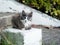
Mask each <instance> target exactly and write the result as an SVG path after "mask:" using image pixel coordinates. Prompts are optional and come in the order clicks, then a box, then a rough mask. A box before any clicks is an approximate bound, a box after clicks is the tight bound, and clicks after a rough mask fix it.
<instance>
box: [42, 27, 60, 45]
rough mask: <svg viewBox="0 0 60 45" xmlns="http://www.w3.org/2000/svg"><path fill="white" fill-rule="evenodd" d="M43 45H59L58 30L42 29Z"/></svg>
mask: <svg viewBox="0 0 60 45" xmlns="http://www.w3.org/2000/svg"><path fill="white" fill-rule="evenodd" d="M42 41H43V44H44V45H60V29H45V28H43V29H42Z"/></svg>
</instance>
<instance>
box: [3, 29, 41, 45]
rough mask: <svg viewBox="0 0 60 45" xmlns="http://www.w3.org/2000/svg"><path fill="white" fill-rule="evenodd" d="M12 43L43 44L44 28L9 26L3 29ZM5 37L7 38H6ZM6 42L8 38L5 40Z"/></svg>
mask: <svg viewBox="0 0 60 45" xmlns="http://www.w3.org/2000/svg"><path fill="white" fill-rule="evenodd" d="M3 34H4V35H5V36H6V38H7V39H8V41H9V42H10V43H12V44H11V45H42V41H41V40H42V29H37V28H31V29H30V30H19V29H14V28H8V29H5V30H4V31H3ZM6 38H5V39H6ZM4 42H5V44H4V45H7V44H6V40H5V41H4Z"/></svg>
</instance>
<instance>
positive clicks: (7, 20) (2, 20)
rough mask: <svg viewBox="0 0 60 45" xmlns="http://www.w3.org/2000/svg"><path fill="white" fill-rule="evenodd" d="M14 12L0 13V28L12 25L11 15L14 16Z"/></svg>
mask: <svg viewBox="0 0 60 45" xmlns="http://www.w3.org/2000/svg"><path fill="white" fill-rule="evenodd" d="M15 15H16V13H0V29H1V28H4V27H5V28H6V27H7V26H12V22H11V20H12V17H13V16H15Z"/></svg>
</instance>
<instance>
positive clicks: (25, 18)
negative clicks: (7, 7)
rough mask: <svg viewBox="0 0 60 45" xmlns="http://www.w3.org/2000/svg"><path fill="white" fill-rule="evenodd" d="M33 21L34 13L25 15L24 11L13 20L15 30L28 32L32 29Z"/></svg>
mask: <svg viewBox="0 0 60 45" xmlns="http://www.w3.org/2000/svg"><path fill="white" fill-rule="evenodd" d="M31 21H32V12H30V13H25V11H24V10H23V11H22V13H19V14H18V15H16V16H13V18H12V24H13V28H17V29H23V28H25V30H28V29H30V28H31Z"/></svg>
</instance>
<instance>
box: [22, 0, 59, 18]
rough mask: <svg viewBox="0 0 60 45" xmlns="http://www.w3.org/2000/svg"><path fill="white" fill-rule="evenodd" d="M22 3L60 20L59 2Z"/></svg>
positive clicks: (38, 0)
mask: <svg viewBox="0 0 60 45" xmlns="http://www.w3.org/2000/svg"><path fill="white" fill-rule="evenodd" d="M22 3H24V4H27V5H29V6H31V7H33V8H36V9H38V10H40V11H42V12H45V13H47V14H49V15H50V16H53V17H55V18H57V19H60V0H22Z"/></svg>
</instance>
